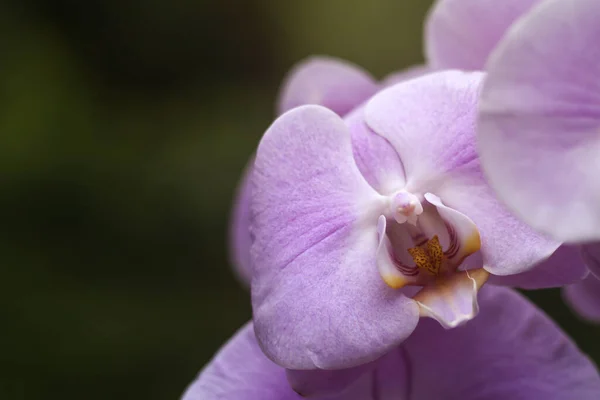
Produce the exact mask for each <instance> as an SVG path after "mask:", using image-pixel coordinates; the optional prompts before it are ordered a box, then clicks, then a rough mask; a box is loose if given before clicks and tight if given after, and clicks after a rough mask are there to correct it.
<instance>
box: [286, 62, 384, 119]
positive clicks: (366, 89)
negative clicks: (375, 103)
mask: <svg viewBox="0 0 600 400" xmlns="http://www.w3.org/2000/svg"><path fill="white" fill-rule="evenodd" d="M377 89H378V85H377V82H376V81H375V79H373V77H371V75H369V74H368V73H367V72H366V71H365V70H363V69H362V68H360V67H358V66H357V65H354V64H352V63H350V62H348V61H344V60H340V59H337V58H333V57H324V56H320V57H311V58H308V59H306V60H303V61H301V62H299V63H298V64H296V65H295V66H294V67H293V68H292V70H291V71H290V72H289V73H288V75H287V76H286V78H285V80H284V82H283V85H282V89H281V92H280V95H279V102H278V104H279V106H278V113H279V114H283V113H284V112H286V111H288V110H291V109H292V108H294V107H298V106H302V105H305V104H318V105H322V106H324V107H327V108H329V109H330V110H332V111H334V112H335V113H337V114H338V115H345V114H346V113H348V112H349V111H351V110H352V109H353V108H355V107H356V106H358V105H359V104H361V103H362V102H364V101H365V100H367V99H368V98H369V97H371V96H372V95H373V94H375V92H376V91H377Z"/></svg>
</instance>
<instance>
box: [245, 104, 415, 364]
mask: <svg viewBox="0 0 600 400" xmlns="http://www.w3.org/2000/svg"><path fill="white" fill-rule="evenodd" d="M254 167H255V169H254V173H253V176H252V182H253V190H252V202H251V209H252V215H253V225H252V231H253V233H254V235H255V242H254V243H253V245H252V262H253V270H254V274H255V275H254V277H253V281H252V305H253V311H254V321H255V329H256V334H257V337H258V340H259V341H260V343H261V347H262V348H263V350H264V351H265V353H266V354H267V356H268V357H269V358H271V359H272V360H274V361H275V362H276V363H278V364H279V365H281V366H284V367H286V368H290V369H314V368H322V369H336V368H346V367H352V366H356V365H359V364H363V363H366V362H369V361H372V360H374V359H376V358H377V357H379V356H381V355H382V354H384V353H385V352H387V351H389V350H390V349H391V348H392V347H394V346H395V345H397V344H398V343H400V342H401V341H402V340H404V339H405V338H406V337H407V336H408V335H409V334H410V333H411V332H412V330H413V329H414V327H415V326H416V324H417V321H418V307H417V305H416V303H415V302H414V301H413V300H411V299H408V298H406V297H405V296H404V295H402V294H401V293H400V292H398V291H394V290H393V289H391V288H389V287H388V286H387V285H386V284H385V283H384V281H383V280H382V279H381V277H380V275H379V272H378V270H377V263H376V252H377V246H378V240H377V239H378V238H377V219H378V217H379V215H381V207H387V204H386V198H385V197H383V196H381V195H380V194H378V193H377V192H376V191H375V190H373V188H371V186H369V184H368V183H367V182H366V181H365V179H364V178H363V176H362V175H361V173H360V171H359V170H358V168H357V166H356V163H355V162H354V159H353V156H352V145H351V135H350V132H349V130H348V127H347V126H346V124H345V123H344V121H343V120H342V119H341V118H339V117H338V116H337V115H336V114H334V113H333V112H332V111H330V110H328V109H326V108H323V107H320V106H302V107H299V108H296V109H294V110H291V111H289V112H287V113H286V114H284V115H283V116H281V117H280V118H279V119H278V120H277V121H275V123H274V124H273V125H272V126H271V127H270V128H269V130H268V131H267V132H266V133H265V135H264V137H263V139H262V141H261V143H260V146H259V148H258V152H257V156H256V160H255V164H254Z"/></svg>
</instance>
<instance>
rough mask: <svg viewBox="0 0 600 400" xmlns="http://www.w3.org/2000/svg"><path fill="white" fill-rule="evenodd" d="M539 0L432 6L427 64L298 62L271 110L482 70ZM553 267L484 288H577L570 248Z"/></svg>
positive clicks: (243, 213) (330, 102)
mask: <svg viewBox="0 0 600 400" xmlns="http://www.w3.org/2000/svg"><path fill="white" fill-rule="evenodd" d="M539 1H540V0H503V1H501V2H498V1H496V0H438V1H437V2H436V3H435V4H434V5H433V7H432V8H431V11H430V12H429V15H428V17H427V20H426V23H425V53H426V59H427V64H426V65H423V66H416V67H413V68H408V69H406V70H403V71H400V72H397V73H393V74H390V75H389V76H388V77H386V78H384V79H383V80H382V81H381V82H379V83H378V82H377V81H376V80H375V79H374V78H373V77H372V76H370V75H369V74H368V73H367V72H366V71H364V70H363V69H361V68H360V67H358V66H356V65H354V64H351V63H348V62H345V61H342V60H339V59H335V58H332V57H311V58H309V59H308V60H305V61H302V62H300V63H299V64H298V65H296V66H295V67H294V68H293V69H292V70H291V71H290V73H289V74H288V75H287V77H286V79H285V80H284V83H283V85H282V91H281V94H280V96H279V102H278V106H277V111H278V113H279V114H282V113H284V112H286V111H288V110H290V109H292V108H294V107H296V106H300V105H305V104H318V105H322V106H324V107H327V108H329V109H331V110H332V111H334V112H336V113H337V114H338V115H340V116H345V115H347V114H348V113H349V112H350V111H352V110H353V109H355V108H357V107H358V106H360V105H361V104H363V103H364V102H366V101H367V100H368V99H369V98H370V97H371V96H372V95H373V94H375V93H376V92H377V91H379V90H381V89H383V88H386V87H389V86H392V85H394V84H396V83H398V82H402V81H405V80H409V79H412V78H415V77H418V76H421V75H424V74H426V73H430V72H432V71H435V70H438V69H448V68H457V69H465V70H469V69H483V68H484V65H485V63H486V61H487V58H488V56H489V54H490V53H491V52H492V51H493V49H494V48H495V47H496V45H497V44H498V42H499V41H500V40H501V39H502V37H503V36H504V34H505V32H506V30H507V29H508V28H509V27H510V26H511V25H512V24H513V23H514V22H515V21H516V20H518V19H519V18H520V17H521V16H522V15H523V14H525V13H527V12H528V11H529V10H530V9H531V8H532V7H533V6H534V5H535V4H537V3H538V2H539ZM253 163H254V159H252V160H251V161H250V162H249V166H248V167H247V169H246V172H245V173H244V177H243V179H242V181H241V184H240V186H239V189H238V194H237V196H236V200H235V205H234V210H233V215H232V224H231V230H230V238H231V239H230V244H231V254H232V257H231V258H232V263H233V265H234V267H235V269H236V271H237V272H238V275H240V276H241V277H242V280H243V281H244V282H249V281H250V279H251V277H252V271H251V269H252V267H251V262H250V260H251V258H250V245H251V238H250V233H249V226H250V205H249V204H250V191H251V188H250V185H249V182H250V175H251V173H250V171H251V169H252V165H253ZM551 261H552V262H550V263H545V262H542V263H540V264H539V265H538V266H537V267H536V268H534V269H532V270H529V271H527V272H524V273H521V274H517V275H510V276H502V277H491V279H490V283H495V284H501V285H509V286H516V287H521V288H525V289H536V288H544V287H553V286H563V285H565V284H569V283H574V282H578V281H580V280H581V279H583V278H584V277H585V276H586V274H587V269H586V267H585V266H584V265H583V262H582V259H581V256H580V255H579V254H578V252H577V250H576V249H573V248H571V247H564V246H563V247H559V248H558V250H557V251H556V252H555V254H554V255H553V257H552V259H551Z"/></svg>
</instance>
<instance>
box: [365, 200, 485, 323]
mask: <svg viewBox="0 0 600 400" xmlns="http://www.w3.org/2000/svg"><path fill="white" fill-rule="evenodd" d="M389 211H390V213H389V214H388V215H381V216H380V217H379V223H378V227H377V231H378V234H379V243H380V244H379V249H378V255H377V266H378V269H379V272H380V274H381V277H382V278H383V280H384V282H385V283H386V284H387V285H388V286H390V287H391V288H393V289H400V288H402V287H405V286H420V287H422V288H423V289H421V292H419V293H421V294H418V295H417V296H416V297H415V298H414V300H415V301H417V302H418V303H419V307H420V309H421V310H422V311H423V313H422V315H423V316H427V317H431V318H435V319H438V320H439V321H440V323H442V325H443V326H445V327H452V326H456V325H458V324H460V323H462V322H464V321H465V320H467V319H470V318H471V317H472V316H474V315H475V314H476V313H477V309H476V307H477V302H476V296H477V290H478V289H479V287H480V286H481V285H483V284H484V283H485V280H486V279H487V272H485V271H484V270H483V269H481V268H478V269H475V270H473V271H472V272H473V273H474V274H476V276H478V277H480V278H479V279H476V280H474V279H473V278H472V277H471V276H470V275H469V272H466V271H460V270H459V267H461V265H462V264H463V261H464V260H465V259H466V258H467V257H468V256H469V255H470V254H473V253H474V252H476V251H478V250H479V249H480V247H481V240H480V237H479V231H478V230H477V227H476V226H475V224H474V223H473V221H471V219H470V218H469V217H467V216H466V215H464V214H462V213H460V212H458V211H456V210H454V209H452V208H450V207H447V206H446V205H444V204H443V203H442V201H441V199H440V198H439V197H437V196H435V195H434V194H432V193H426V194H425V195H424V196H422V202H421V200H420V199H419V197H418V196H416V195H414V194H411V193H409V192H406V191H400V192H397V193H396V194H394V195H393V196H391V199H390V207H389ZM406 214H408V215H406ZM402 216H403V217H404V218H400V217H402ZM405 222H409V223H408V224H405ZM465 272H466V274H465ZM456 304H461V305H462V306H463V307H462V308H461V307H457V306H456Z"/></svg>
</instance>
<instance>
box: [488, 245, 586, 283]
mask: <svg viewBox="0 0 600 400" xmlns="http://www.w3.org/2000/svg"><path fill="white" fill-rule="evenodd" d="M588 272H589V271H588V268H587V267H586V266H585V264H584V262H583V259H582V257H581V255H580V251H579V248H578V246H566V245H564V246H560V247H559V248H558V250H556V252H554V254H552V256H550V258H548V259H547V260H545V261H542V262H541V263H540V264H539V265H537V266H536V267H534V268H532V269H530V270H529V271H526V272H522V273H520V274H515V275H506V276H495V275H492V276H491V277H490V279H489V281H488V283H490V284H493V285H502V286H511V287H518V288H521V289H543V288H552V287H560V286H564V285H567V284H571V283H575V282H579V281H581V280H582V279H584V278H585V277H586V276H587V275H588Z"/></svg>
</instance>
